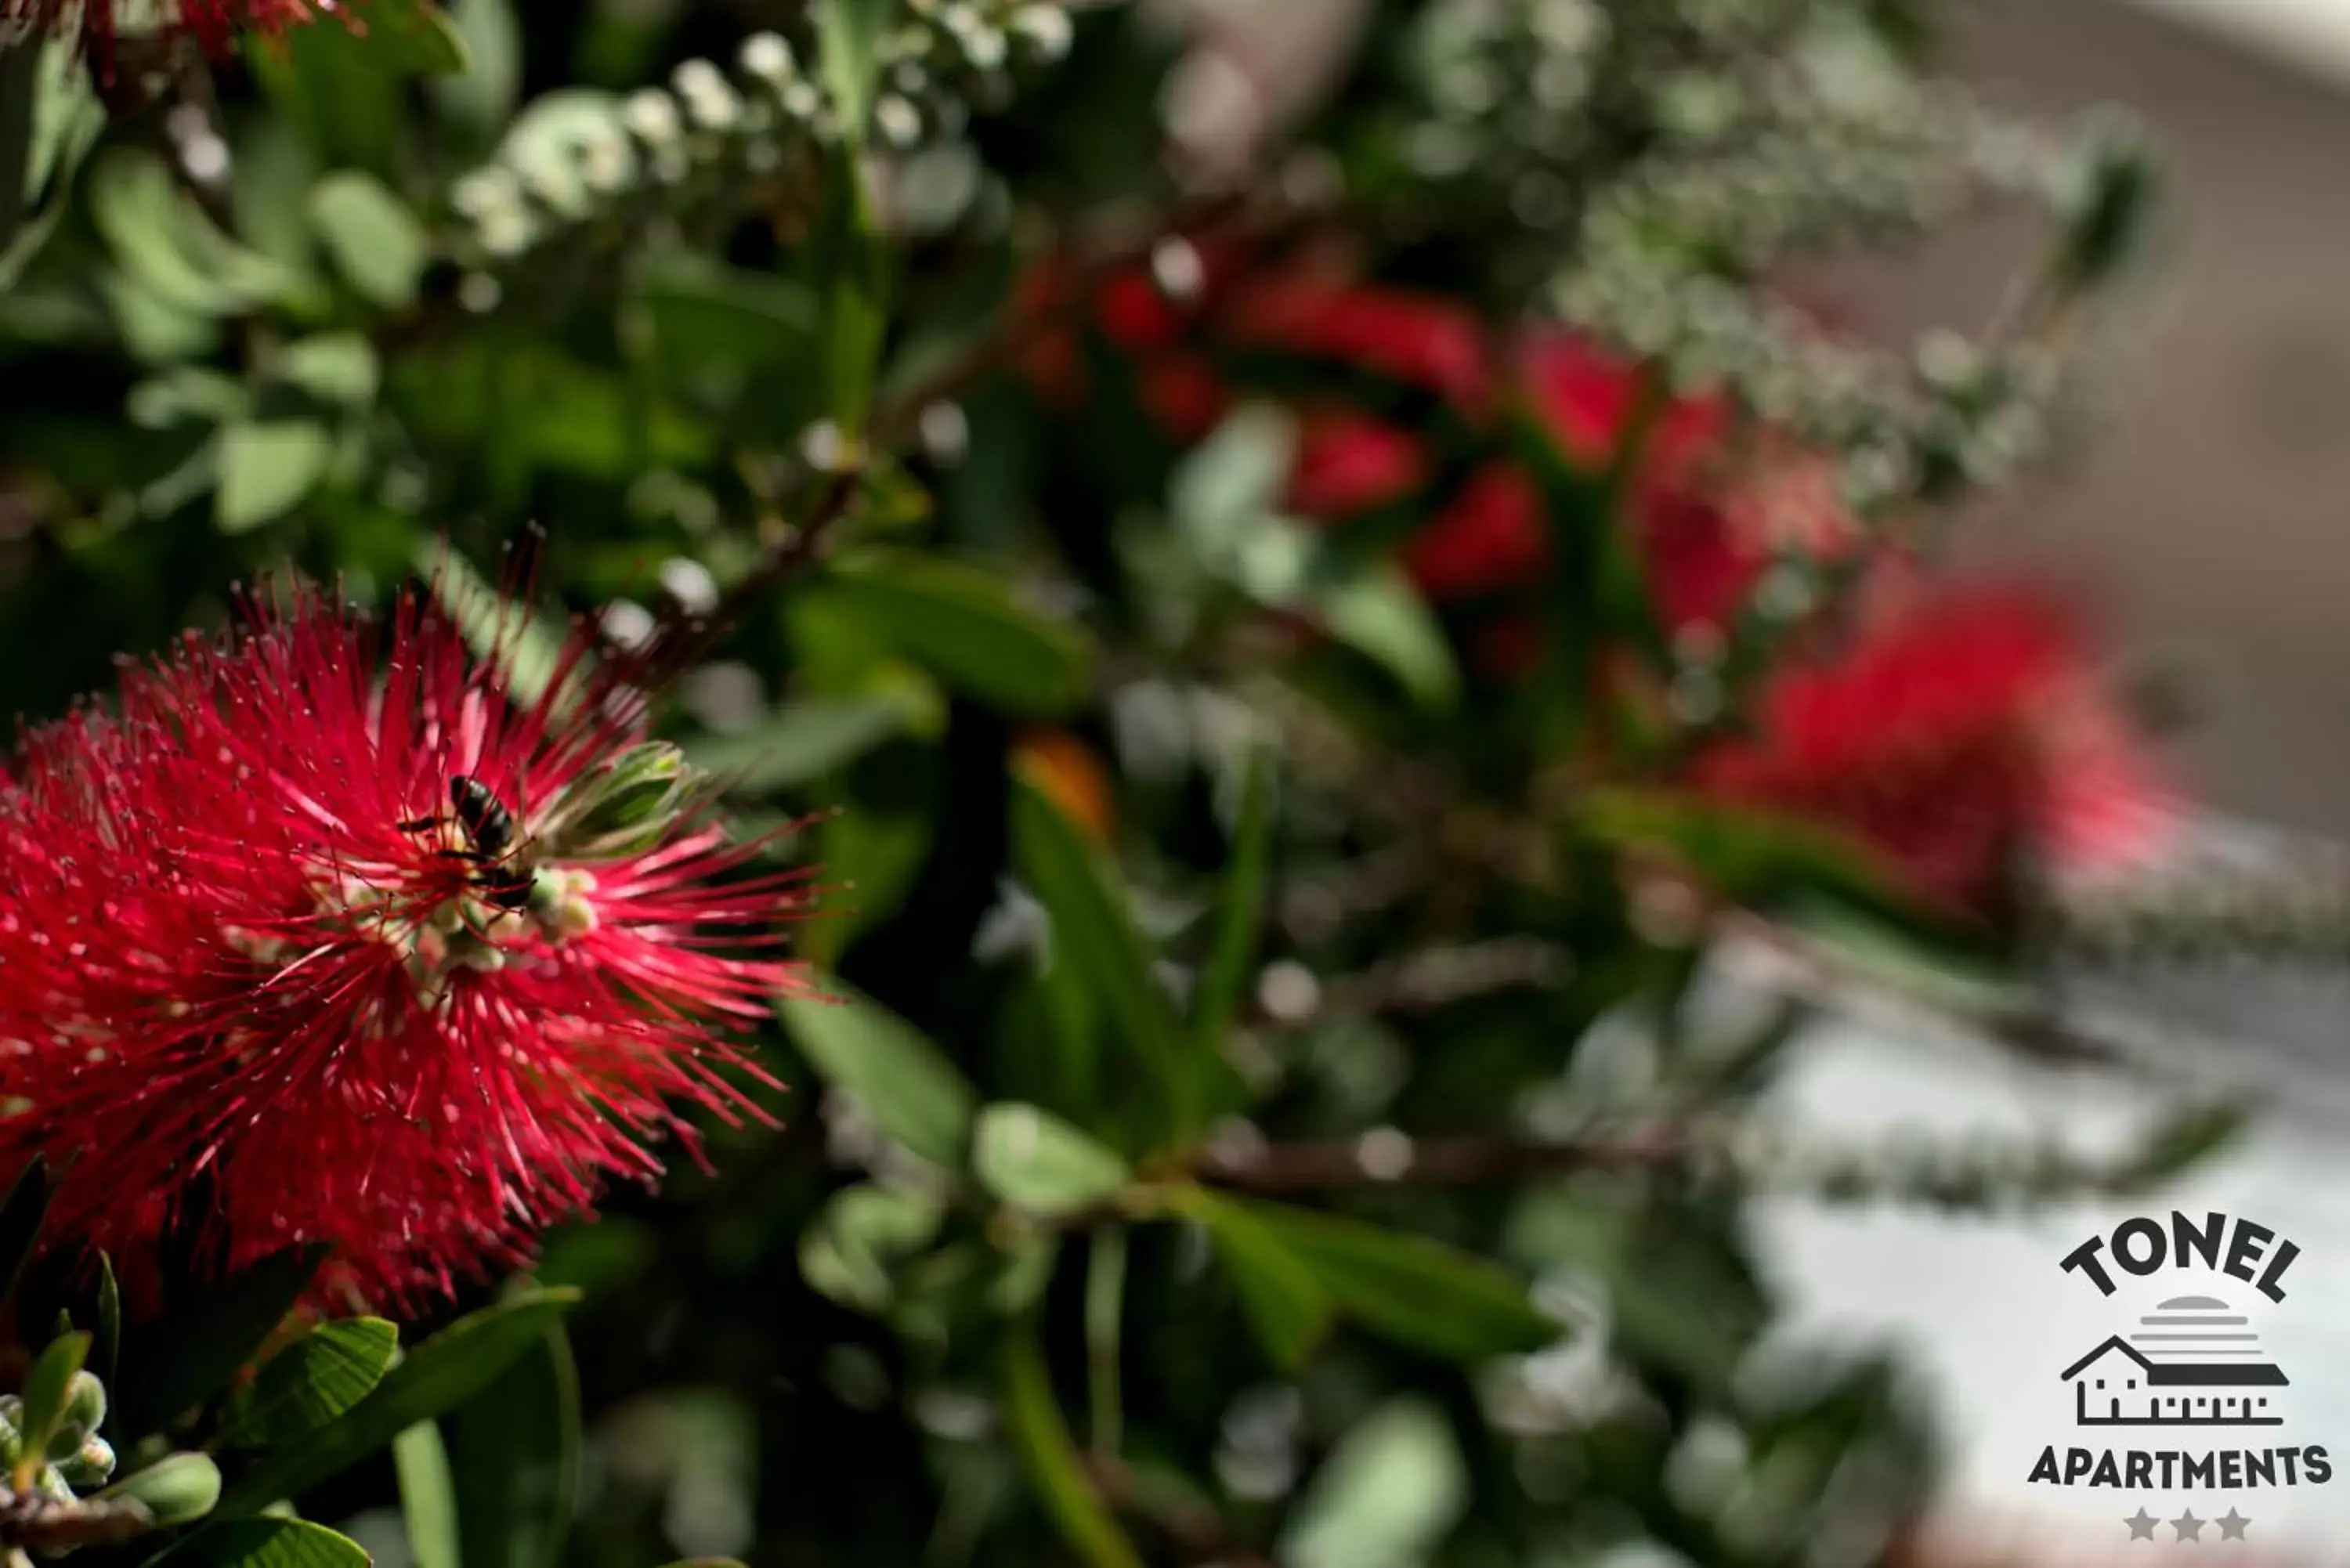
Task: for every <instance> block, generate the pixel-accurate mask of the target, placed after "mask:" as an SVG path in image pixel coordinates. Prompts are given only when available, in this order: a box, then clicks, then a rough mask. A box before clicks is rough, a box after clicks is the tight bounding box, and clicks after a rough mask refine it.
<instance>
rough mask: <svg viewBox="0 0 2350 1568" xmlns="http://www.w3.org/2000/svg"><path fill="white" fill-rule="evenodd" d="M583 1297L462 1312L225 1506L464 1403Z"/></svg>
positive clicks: (259, 1499)
mask: <svg viewBox="0 0 2350 1568" xmlns="http://www.w3.org/2000/svg"><path fill="white" fill-rule="evenodd" d="M578 1299H579V1298H578V1293H577V1292H576V1291H526V1292H523V1293H518V1294H515V1295H513V1296H510V1297H508V1298H507V1299H506V1300H504V1301H503V1302H500V1303H498V1304H497V1305H495V1306H494V1307H487V1308H484V1310H482V1311H480V1312H477V1313H474V1314H473V1315H472V1316H470V1317H463V1318H460V1319H458V1320H457V1321H456V1322H455V1323H453V1324H450V1325H449V1326H448V1327H447V1328H445V1329H442V1331H441V1332H440V1333H439V1334H434V1335H433V1336H432V1338H431V1339H428V1340H426V1341H425V1342H424V1343H423V1344H422V1345H419V1346H417V1347H416V1349H415V1350H414V1351H412V1352H411V1353H410V1355H408V1357H407V1358H406V1359H405V1360H403V1361H401V1362H400V1365H399V1366H395V1367H393V1368H392V1369H391V1372H390V1375H389V1376H386V1377H385V1378H384V1380H383V1381H382V1382H380V1383H379V1384H377V1385H376V1386H375V1391H374V1392H373V1393H371V1394H369V1396H368V1397H366V1398H364V1399H362V1400H360V1401H359V1403H358V1404H357V1405H354V1406H352V1407H350V1408H349V1409H348V1410H346V1411H344V1412H343V1413H342V1415H340V1416H338V1417H336V1418H335V1419H334V1420H333V1421H331V1422H329V1423H328V1424H327V1425H326V1426H325V1427H323V1428H319V1429H318V1430H317V1431H316V1432H314V1433H312V1434H311V1435H310V1436H309V1437H308V1438H305V1439H303V1440H302V1441H301V1442H299V1443H296V1444H294V1445H292V1446H290V1447H286V1448H282V1449H276V1450H274V1451H273V1452H271V1453H270V1454H269V1455H268V1456H267V1457H266V1458H265V1459H262V1460H261V1461H260V1462H259V1463H258V1464H256V1465H255V1466H254V1467H253V1469H250V1470H248V1471H246V1472H245V1474H244V1476H243V1477H241V1478H239V1480H237V1482H236V1484H235V1485H234V1487H232V1488H231V1489H230V1490H229V1494H228V1495H227V1496H226V1497H225V1498H224V1499H222V1501H221V1509H222V1511H223V1512H224V1513H228V1514H234V1515H242V1514H248V1513H253V1512H255V1511H259V1510H261V1509H263V1508H265V1507H267V1506H268V1505H269V1504H270V1503H273V1502H275V1501H277V1500H279V1499H280V1498H295V1497H299V1496H300V1495H301V1494H302V1493H303V1492H304V1491H306V1490H308V1489H309V1488H311V1487H313V1486H316V1485H317V1483H318V1482H320V1481H322V1480H327V1479H328V1477H330V1476H333V1475H336V1474H338V1473H339V1472H341V1471H342V1470H344V1469H348V1467H349V1466H351V1465H353V1464H355V1463H357V1462H358V1461H359V1460H360V1459H365V1458H367V1456H369V1454H372V1453H374V1452H376V1451H377V1450H378V1449H381V1448H383V1447H384V1446H385V1445H386V1444H388V1443H390V1441H391V1440H392V1439H393V1438H397V1437H399V1436H400V1433H402V1432H404V1431H406V1430H407V1429H408V1428H411V1427H412V1426H414V1425H416V1423H417V1422H419V1421H429V1420H432V1419H434V1418H436V1417H440V1416H442V1415H444V1414H446V1413H447V1412H449V1411H451V1410H453V1409H456V1408H458V1407H462V1406H463V1405H464V1404H465V1403H466V1402H467V1401H468V1400H470V1399H473V1398H474V1397H477V1396H479V1395H480V1394H482V1393H483V1392H484V1390H485V1389H487V1388H489V1387H490V1386H492V1385H494V1384H495V1383H496V1382H497V1380H498V1378H499V1376H501V1375H503V1374H504V1372H505V1370H506V1368H508V1367H509V1366H513V1365H514V1364H515V1361H516V1360H518V1359H520V1358H521V1357H522V1356H523V1355H526V1354H528V1353H529V1351H530V1350H531V1348H532V1347H533V1346H534V1345H538V1344H539V1343H541V1338H542V1336H543V1335H544V1334H546V1329H547V1326H548V1325H549V1324H553V1323H554V1322H555V1321H556V1319H557V1318H559V1317H560V1316H561V1315H562V1314H563V1313H564V1312H565V1311H566V1310H567V1308H568V1307H569V1306H570V1305H571V1304H572V1303H574V1302H576V1301H577V1300H578Z"/></svg>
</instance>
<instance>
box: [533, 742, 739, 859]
mask: <svg viewBox="0 0 2350 1568" xmlns="http://www.w3.org/2000/svg"><path fill="white" fill-rule="evenodd" d="M701 798H702V776H701V775H700V774H697V773H695V772H694V770H693V769H691V768H690V767H688V766H687V765H686V762H685V753H682V752H681V751H679V750H678V749H677V748H676V747H675V746H673V745H671V744H670V743H669V742H666V741H648V742H644V743H643V744H641V745H637V746H631V747H629V749H628V750H627V751H625V752H622V753H619V755H618V756H615V757H613V758H611V759H609V760H608V761H607V762H606V763H603V764H602V765H601V766H599V767H598V768H597V769H596V770H595V771H594V772H592V773H590V774H587V775H586V776H585V777H582V778H580V779H579V780H577V782H575V783H574V784H572V785H571V787H570V788H569V789H567V790H566V791H565V792H564V794H563V795H562V796H561V798H559V799H558V800H556V802H555V803H554V805H552V806H550V807H549V808H548V810H547V811H546V814H545V815H543V816H541V817H540V818H539V819H538V820H537V821H536V822H534V823H533V824H532V825H531V832H532V836H533V837H534V838H535V839H536V841H537V843H538V845H539V846H540V853H541V854H542V855H543V856H544V857H546V858H547V859H549V860H559V861H580V860H588V861H593V860H608V859H611V858H613V857H618V856H624V855H633V854H637V853H639V852H640V851H642V850H644V849H647V848H650V846H653V845H655V844H657V843H659V842H660V840H661V838H662V837H663V836H665V835H666V834H668V833H669V832H670V831H671V828H673V827H674V826H676V825H677V821H678V819H679V817H681V815H684V814H685V813H686V812H688V811H690V810H691V809H692V808H693V806H694V805H696V804H697V803H698V802H699V801H700V799H701Z"/></svg>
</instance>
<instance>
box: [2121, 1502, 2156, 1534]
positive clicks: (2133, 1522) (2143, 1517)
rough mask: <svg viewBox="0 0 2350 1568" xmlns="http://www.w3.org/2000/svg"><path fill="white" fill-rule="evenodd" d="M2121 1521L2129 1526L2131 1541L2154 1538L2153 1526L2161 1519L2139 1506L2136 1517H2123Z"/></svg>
mask: <svg viewBox="0 0 2350 1568" xmlns="http://www.w3.org/2000/svg"><path fill="white" fill-rule="evenodd" d="M2122 1522H2123V1523H2124V1524H2126V1525H2128V1526H2129V1532H2130V1539H2131V1540H2132V1541H2151V1540H2153V1539H2154V1527H2155V1526H2156V1525H2157V1524H2158V1523H2160V1522H2161V1521H2159V1520H2158V1519H2156V1518H2155V1517H2154V1515H2152V1514H2150V1513H2148V1512H2147V1511H2146V1510H2145V1509H2144V1508H2143V1507H2141V1508H2139V1510H2138V1511H2137V1515H2136V1517H2134V1518H2130V1519H2125V1520H2123V1521H2122Z"/></svg>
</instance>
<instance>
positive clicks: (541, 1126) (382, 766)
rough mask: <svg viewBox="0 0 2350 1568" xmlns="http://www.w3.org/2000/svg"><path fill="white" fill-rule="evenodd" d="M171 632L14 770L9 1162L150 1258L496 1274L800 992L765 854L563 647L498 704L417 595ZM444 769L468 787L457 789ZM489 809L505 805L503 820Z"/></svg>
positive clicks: (715, 1077) (36, 744)
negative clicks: (311, 1257) (317, 1248)
mask: <svg viewBox="0 0 2350 1568" xmlns="http://www.w3.org/2000/svg"><path fill="white" fill-rule="evenodd" d="M252 613H253V615H254V618H255V620H256V622H257V624H256V625H255V627H254V628H253V629H251V630H250V631H248V632H246V633H245V634H244V635H242V636H239V637H237V638H235V639H231V640H228V641H225V642H222V643H217V644H215V643H210V642H205V641H202V640H199V639H194V638H193V637H191V638H190V639H189V640H187V641H186V642H185V643H184V644H183V645H182V647H180V648H179V649H177V650H176V651H175V652H174V653H173V654H172V657H170V658H169V659H165V660H163V661H161V662H159V663H157V664H155V665H152V666H149V667H143V668H136V669H133V670H130V671H129V672H128V673H127V674H126V676H125V678H124V680H123V685H122V691H121V695H120V704H119V710H118V711H116V712H113V713H104V712H101V711H98V710H97V709H95V708H90V709H85V710H83V711H79V712H78V713H77V714H75V715H74V716H73V717H72V718H70V719H68V720H66V721H64V722H60V723H57V724H55V725H52V726H50V727H47V728H46V729H42V730H38V731H36V732H33V733H32V734H31V735H30V736H29V737H28V738H27V739H26V742H24V744H23V745H22V747H21V750H20V755H19V758H18V762H17V766H16V772H15V777H14V780H13V782H12V783H11V784H9V785H8V786H7V787H6V788H5V790H0V977H5V980H0V1169H6V1168H14V1167H15V1166H16V1164H17V1163H19V1162H21V1161H22V1160H24V1159H25V1158H27V1157H29V1156H31V1155H34V1154H36V1153H37V1154H42V1155H45V1156H47V1157H48V1158H50V1160H51V1161H52V1163H53V1164H61V1163H64V1162H65V1161H68V1160H71V1161H72V1163H71V1165H70V1167H69V1168H68V1169H67V1170H66V1172H65V1174H64V1177H63V1179H62V1185H61V1187H60V1189H59V1191H58V1194H57V1208H56V1210H55V1214H54V1218H55V1220H56V1221H57V1223H56V1224H55V1226H54V1227H53V1228H52V1231H51V1233H52V1234H54V1235H57V1236H60V1237H66V1238H70V1239H72V1241H73V1243H74V1244H76V1245H78V1246H87V1247H92V1248H103V1249H106V1250H107V1251H110V1252H112V1253H114V1254H116V1255H117V1256H118V1257H122V1258H125V1259H126V1260H128V1261H129V1262H131V1264H132V1265H133V1267H134V1268H135V1267H136V1266H138V1264H139V1262H140V1260H142V1259H144V1258H147V1257H150V1256H151V1255H152V1254H153V1252H154V1250H155V1248H156V1247H157V1245H158V1243H159V1242H160V1241H161V1239H162V1237H163V1236H164V1235H165V1233H166V1232H167V1231H171V1230H172V1229H173V1228H174V1227H178V1226H187V1227H192V1228H194V1230H195V1231H196V1232H197V1233H198V1234H199V1235H200V1236H201V1237H203V1238H204V1239H205V1240H206V1241H207V1247H206V1251H210V1252H212V1253H213V1254H214V1255H217V1256H220V1257H221V1258H223V1259H224V1262H226V1263H227V1264H228V1265H230V1266H235V1265H239V1264H242V1263H245V1262H251V1261H253V1260H254V1259H255V1258H258V1257H260V1256H262V1255H265V1254H267V1253H269V1252H272V1251H277V1250H279V1249H281V1248H285V1247H287V1246H292V1245H296V1244H304V1243H323V1244H325V1245H326V1246H327V1247H328V1249H329V1250H330V1262H329V1263H328V1274H327V1275H326V1276H324V1278H326V1279H328V1280H331V1281H333V1282H336V1284H337V1285H338V1287H340V1291H341V1293H343V1294H344V1296H345V1297H346V1298H347V1299H356V1300H359V1301H366V1302H375V1303H390V1304H401V1303H416V1302H418V1301H420V1300H423V1299H427V1298H430V1297H432V1296H435V1295H439V1294H444V1293H448V1292H450V1291H452V1289H453V1288H454V1286H455V1285H456V1283H457V1282H458V1281H459V1280H460V1279H462V1278H465V1277H468V1276H473V1275H476V1274H479V1273H482V1272H484V1271H487V1270H491V1269H497V1268H505V1267H510V1266H513V1265H514V1264H515V1263H517V1262H521V1261H522V1260H523V1259H524V1258H525V1255H526V1252H527V1250H528V1246H529V1243H530V1240H531V1238H532V1235H533V1233H534V1232H535V1231H536V1230H537V1229H538V1228H539V1227H541V1226H544V1225H546V1223H548V1222H550V1221H552V1220H556V1219H559V1218H563V1217H565V1216H567V1215H569V1214H572V1213H575V1212H577V1211H579V1210H582V1209H583V1208H584V1207H585V1206H586V1205H587V1204H588V1203H589V1202H591V1201H592V1200H593V1199H595V1197H596V1196H597V1194H598V1191H599V1190H600V1189H602V1188H603V1186H604V1185H605V1184H606V1183H607V1182H608V1180H610V1179H615V1178H622V1177H633V1178H637V1179H644V1180H650V1179H653V1178H654V1177H655V1176H656V1175H658V1173H659V1171H660V1160H659V1158H657V1156H656V1155H655V1154H654V1153H653V1152H652V1151H651V1149H650V1147H648V1145H649V1144H650V1142H651V1141H652V1140H653V1139H655V1138H657V1137H660V1136H661V1135H663V1134H666V1133H674V1134H676V1135H678V1136H680V1137H681V1138H682V1139H683V1140H684V1141H686V1142H687V1143H688V1145H689V1146H691V1142H692V1136H693V1135H692V1131H691V1127H689V1126H688V1124H687V1122H686V1121H685V1119H684V1117H683V1116H682V1115H681V1112H680V1111H679V1110H678V1109H677V1108H676V1107H678V1106H699V1107H702V1108H703V1109H705V1110H709V1111H712V1112H714V1113H716V1114H718V1115H720V1116H728V1117H731V1116H734V1115H735V1114H737V1113H738V1112H739V1111H741V1110H742V1109H743V1107H744V1105H745V1101H744V1099H743V1093H742V1091H741V1089H740V1088H738V1087H737V1086H736V1085H734V1084H733V1083H732V1082H731V1081H730V1079H729V1077H728V1076H727V1075H725V1074H724V1072H723V1069H725V1068H726V1067H728V1066H729V1065H730V1064H737V1063H736V1058H735V1056H734V1054H733V1051H732V1049H731V1047H730V1046H729V1044H727V1036H728V1034H729V1033H731V1032H732V1031H733V1030H735V1029H739V1028H742V1027H744V1026H747V1025H749V1024H751V1023H754V1022H755V1021H757V1020H758V1019H760V1018H762V1017H764V1016H765V1015H766V1013H767V1012H768V1010H769V1008H770V1007H771V1005H772V1003H773V1001H774V999H775V995H776V994H777V993H778V992H785V991H788V990H792V989H794V988H795V987H796V986H797V985H798V983H799V982H798V981H797V979H796V976H795V970H794V969H793V967H792V966H791V965H789V964H788V963H786V962H785V961H784V960H783V958H782V956H781V953H780V946H781V942H782V934H781V922H782V920H783V919H785V917H786V916H788V915H789V914H790V913H791V912H792V911H793V910H794V909H795V908H796V907H797V905H798V903H799V901H800V897H801V895H800V892H799V888H800V878H799V877H797V876H796V875H792V874H783V875H777V874H771V873H770V874H763V873H758V872H755V871H754V870H753V869H752V867H751V866H750V861H751V859H752V857H753V856H754V852H755V850H754V846H743V845H738V844H733V843H731V842H730V841H729V840H728V838H727V837H726V836H725V835H724V834H723V831H722V830H721V829H720V828H719V827H718V826H716V825H715V824H714V823H712V821H711V820H710V819H709V818H708V816H707V815H705V813H704V812H703V810H702V807H701V805H700V804H699V801H698V798H697V797H696V796H695V795H694V794H692V792H691V789H690V788H689V786H688V784H686V783H685V781H683V779H682V778H681V774H680V772H679V769H678V765H677V759H676V757H675V754H674V753H672V752H670V751H669V750H668V749H667V748H664V747H658V746H645V745H643V744H641V743H640V742H642V731H643V703H642V701H641V699H640V698H639V697H638V696H637V695H636V694H635V693H634V692H633V691H630V690H629V688H627V687H625V686H621V685H619V684H616V683H614V682H612V681H610V680H604V679H599V678H596V677H593V676H591V675H590V674H589V673H588V672H587V670H586V669H585V666H584V659H585V644H584V642H582V641H579V640H576V639H575V641H574V642H573V643H572V645H571V646H570V647H569V648H568V649H567V651H566V653H565V654H564V656H563V659H562V662H561V665H560V667H559V668H558V669H557V670H556V678H555V679H554V680H551V681H550V682H549V684H548V688H547V691H546V694H545V695H543V696H540V697H538V698H537V699H536V700H524V699H521V698H518V697H517V696H516V695H515V693H514V692H513V691H511V690H510V689H509V687H508V685H507V683H506V681H505V680H504V677H503V676H502V675H500V674H499V673H498V670H499V668H500V664H501V661H500V660H497V659H490V660H484V661H481V662H476V661H474V660H473V659H470V658H469V657H468V655H467V651H466V649H465V645H464V643H463V639H462V638H461V637H460V635H459V633H458V631H457V629H456V628H454V627H453V626H452V624H451V623H450V622H449V620H448V619H447V618H445V617H444V616H442V614H441V613H439V612H438V611H436V610H434V609H432V608H431V607H427V606H426V605H424V604H422V603H421V602H420V601H419V600H417V599H416V598H413V597H409V598H404V599H403V600H402V601H401V602H400V605H399V607H397V609H396V610H395V612H394V614H393V615H392V617H391V618H390V626H389V628H388V630H386V631H384V632H382V633H380V634H379V632H378V631H377V630H376V629H374V628H371V627H370V626H369V625H368V624H366V623H364V622H362V621H361V620H360V619H359V618H357V617H356V616H355V615H354V614H352V613H351V612H349V611H347V610H344V609H342V608H340V607H336V606H333V605H329V604H328V603H325V602H323V601H321V600H320V599H319V598H317V597H315V596H313V595H310V594H307V593H303V594H296V595H293V596H291V597H290V598H288V599H287V600H286V602H283V603H279V604H265V605H260V606H256V607H254V609H253V612H252ZM463 781H472V782H471V783H466V782H463ZM509 818H510V820H509Z"/></svg>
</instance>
